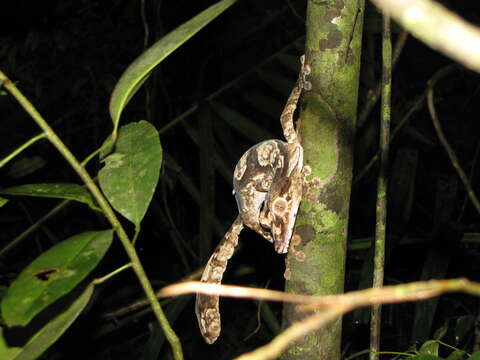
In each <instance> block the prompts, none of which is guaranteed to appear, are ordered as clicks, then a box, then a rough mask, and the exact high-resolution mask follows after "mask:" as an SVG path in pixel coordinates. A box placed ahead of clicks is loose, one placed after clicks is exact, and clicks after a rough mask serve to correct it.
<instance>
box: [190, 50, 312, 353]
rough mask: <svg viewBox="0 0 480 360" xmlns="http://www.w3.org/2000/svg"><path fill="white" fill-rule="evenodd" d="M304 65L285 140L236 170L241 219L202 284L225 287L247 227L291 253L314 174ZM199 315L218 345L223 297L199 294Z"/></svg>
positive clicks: (253, 152) (287, 113) (251, 153)
mask: <svg viewBox="0 0 480 360" xmlns="http://www.w3.org/2000/svg"><path fill="white" fill-rule="evenodd" d="M300 62H301V69H300V73H299V76H298V79H297V81H296V83H295V87H294V88H293V89H292V91H291V93H290V95H289V97H288V100H287V104H286V105H285V108H284V109H283V111H282V114H281V115H280V124H281V126H282V129H283V134H284V136H285V139H286V141H282V140H276V139H273V140H265V141H262V142H260V143H258V144H256V145H254V146H253V147H251V148H250V149H248V150H247V151H246V152H245V153H244V154H243V155H242V157H241V158H240V160H239V161H238V163H237V165H236V166H235V170H234V173H233V194H234V195H235V199H236V202H237V206H238V216H237V218H236V219H235V221H234V222H233V224H232V225H231V226H230V228H229V229H228V230H227V232H226V233H225V235H224V237H223V238H222V240H221V241H220V243H219V244H218V246H217V248H216V249H215V250H214V252H213V254H212V255H211V257H210V259H209V260H208V262H207V264H206V266H205V269H204V271H203V274H202V277H201V281H202V282H208V283H215V284H220V283H221V281H222V277H223V273H224V272H225V269H226V267H227V263H228V260H229V259H230V258H231V257H232V255H233V252H234V250H235V247H236V246H237V244H238V238H239V235H240V232H241V231H242V229H243V228H244V227H245V226H247V227H249V228H250V229H252V230H254V231H255V232H257V233H258V234H260V235H261V236H263V237H264V238H265V239H267V240H268V241H270V242H272V243H273V245H274V249H275V251H276V252H277V253H279V254H285V253H287V251H288V247H289V243H290V239H291V238H292V234H293V229H294V225H295V219H296V216H297V212H298V208H299V205H300V201H301V199H302V194H303V192H304V185H305V183H306V181H305V177H306V176H307V175H309V173H310V172H311V170H310V169H309V167H307V166H304V164H303V148H302V145H301V144H300V138H299V135H298V133H297V131H296V129H295V126H294V123H293V117H294V113H295V110H296V108H297V104H298V101H299V99H300V95H301V94H302V91H303V90H306V91H308V90H310V89H311V83H310V82H308V81H307V80H306V76H307V75H309V74H310V71H311V70H310V66H309V65H306V64H305V55H302V56H301V57H300ZM195 314H196V316H197V320H198V324H199V327H200V332H201V334H202V336H203V338H204V339H205V341H206V342H207V343H208V344H212V343H214V342H215V341H216V340H217V338H218V337H219V336H220V331H221V322H220V311H219V297H218V296H217V295H205V294H198V293H197V297H196V302H195Z"/></svg>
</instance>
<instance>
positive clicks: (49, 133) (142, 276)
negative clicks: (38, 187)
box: [0, 71, 183, 360]
mask: <svg viewBox="0 0 480 360" xmlns="http://www.w3.org/2000/svg"><path fill="white" fill-rule="evenodd" d="M0 84H2V85H3V86H4V87H5V88H6V89H7V90H8V91H9V92H10V94H12V96H13V97H14V98H15V99H16V100H17V101H18V102H19V103H20V105H21V106H22V107H23V109H24V110H25V111H26V112H27V113H28V114H29V115H30V116H31V117H32V119H33V120H34V121H35V122H36V123H37V125H38V126H40V128H41V129H42V130H43V131H44V134H45V136H46V137H47V138H48V140H49V141H50V142H51V143H52V145H53V146H55V147H56V148H57V150H58V151H59V152H60V153H61V154H62V156H63V157H64V158H65V159H66V160H67V161H68V163H69V164H70V166H71V167H72V168H73V169H74V170H75V172H76V173H77V174H78V176H80V178H81V179H82V180H83V182H84V183H85V185H86V187H87V188H88V190H90V192H91V193H92V196H93V197H94V198H95V199H96V200H97V202H98V205H99V206H100V208H101V209H102V211H103V213H104V214H105V216H106V217H107V219H108V221H109V222H110V224H112V227H113V229H114V230H115V232H116V233H117V236H118V238H119V239H120V241H121V242H122V245H123V247H124V248H125V251H126V253H127V255H128V257H129V258H130V261H131V263H132V267H133V270H134V271H135V274H136V275H137V277H138V280H139V281H140V284H141V286H142V288H143V290H144V291H145V294H146V296H147V298H148V300H149V302H150V305H151V307H152V309H153V312H154V313H155V316H156V317H157V320H158V322H159V324H160V326H161V327H162V329H163V331H164V332H165V337H166V338H167V340H168V342H169V343H170V346H171V347H172V351H173V356H174V359H175V360H182V359H183V351H182V346H181V343H180V339H179V338H178V337H177V335H176V334H175V332H174V331H173V329H172V327H171V326H170V324H169V322H168V319H167V317H166V316H165V313H164V312H163V310H162V307H161V306H160V303H159V302H158V300H157V298H156V296H155V292H154V291H153V288H152V285H151V283H150V281H149V280H148V277H147V275H146V273H145V270H144V269H143V266H142V264H141V262H140V259H139V258H138V255H137V253H136V251H135V248H134V247H133V245H132V244H131V243H130V240H129V238H128V235H127V233H126V232H125V230H124V229H123V227H122V225H121V224H120V221H119V220H118V218H117V217H116V215H115V213H114V211H113V209H112V208H111V206H110V204H109V203H108V201H107V200H106V198H105V197H104V196H103V194H102V192H101V191H100V189H99V188H98V186H97V185H96V184H95V182H94V181H93V179H92V178H91V176H90V175H89V174H88V172H87V171H86V170H85V168H84V167H83V166H82V165H81V164H80V162H79V161H78V160H77V159H76V158H75V156H74V155H73V154H72V152H71V151H70V149H68V148H67V146H66V145H65V144H64V143H63V142H62V140H61V139H60V138H59V137H58V136H57V134H56V133H55V132H54V131H53V129H52V128H51V127H50V125H48V123H47V122H46V121H45V119H44V118H43V117H42V116H41V115H40V113H39V112H38V111H37V110H36V109H35V107H34V106H33V104H32V103H31V102H30V101H29V100H28V99H27V98H26V97H25V96H24V95H23V94H22V93H21V92H20V90H18V88H17V87H16V86H15V84H14V83H13V82H12V81H10V79H8V77H7V76H6V75H5V74H4V73H3V72H2V71H0Z"/></svg>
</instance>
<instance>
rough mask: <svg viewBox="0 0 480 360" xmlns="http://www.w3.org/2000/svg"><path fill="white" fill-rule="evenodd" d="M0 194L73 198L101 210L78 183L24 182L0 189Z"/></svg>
mask: <svg viewBox="0 0 480 360" xmlns="http://www.w3.org/2000/svg"><path fill="white" fill-rule="evenodd" d="M0 194H2V195H22V196H36V197H46V198H55V199H67V200H75V201H79V202H82V203H84V204H87V205H88V206H90V208H92V209H93V210H98V211H101V210H100V209H99V208H98V206H97V205H95V201H94V200H93V197H92V195H91V194H90V193H89V192H88V190H87V189H86V188H85V187H84V186H81V185H78V184H68V183H50V184H26V185H19V186H14V187H11V188H7V189H1V190H0Z"/></svg>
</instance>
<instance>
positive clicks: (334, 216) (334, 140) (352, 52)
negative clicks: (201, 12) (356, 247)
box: [282, 0, 364, 360]
mask: <svg viewBox="0 0 480 360" xmlns="http://www.w3.org/2000/svg"><path fill="white" fill-rule="evenodd" d="M363 13H364V1H363V0H326V1H320V0H309V2H308V8H307V20H306V26H307V40H306V51H305V52H306V63H307V64H310V66H311V68H312V73H311V74H310V75H309V77H308V80H309V81H310V82H311V83H312V90H311V91H309V92H307V93H306V94H305V96H304V108H303V110H302V111H301V114H300V119H301V126H300V133H301V137H302V145H303V148H304V157H305V165H308V166H310V167H311V168H312V174H311V176H309V177H308V180H312V179H314V178H316V179H318V181H319V183H320V185H319V186H318V187H316V188H310V189H309V191H308V194H307V195H305V196H304V199H303V200H302V203H301V207H300V211H299V214H298V216H297V224H296V230H295V234H294V236H293V238H292V241H291V245H290V250H289V253H288V256H287V260H286V271H285V279H286V283H285V288H286V291H288V292H295V293H299V294H314V295H326V294H334V293H341V292H343V284H344V275H345V257H346V239H347V226H348V210H349V201H350V189H351V184H352V165H353V161H352V160H353V140H354V133H355V120H356V113H357V94H358V82H359V70H360V54H361V35H362V27H363ZM304 316H305V315H304V314H302V313H298V312H296V311H295V305H292V304H286V305H285V306H284V310H283V326H284V327H286V326H288V325H289V324H291V323H292V322H294V321H299V320H301V319H302V317H304ZM340 342H341V319H337V320H336V321H334V322H333V323H331V324H329V325H328V326H327V327H325V328H323V329H320V330H318V331H316V332H313V333H311V334H309V335H308V336H306V337H305V338H304V339H302V340H301V341H299V342H297V343H296V344H295V346H292V347H291V348H290V349H289V350H288V351H287V352H286V353H285V354H284V355H283V357H282V359H288V360H292V359H302V360H306V359H329V360H332V359H333V360H335V359H340Z"/></svg>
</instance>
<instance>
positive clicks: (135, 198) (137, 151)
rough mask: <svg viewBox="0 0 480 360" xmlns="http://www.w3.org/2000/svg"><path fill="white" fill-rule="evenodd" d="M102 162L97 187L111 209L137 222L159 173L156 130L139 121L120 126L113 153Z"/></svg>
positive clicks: (160, 151)
mask: <svg viewBox="0 0 480 360" xmlns="http://www.w3.org/2000/svg"><path fill="white" fill-rule="evenodd" d="M103 161H104V162H105V166H104V167H103V168H102V169H101V170H100V171H99V173H98V180H99V182H100V187H101V188H102V190H103V192H104V193H105V195H106V197H107V198H108V200H109V201H110V203H111V204H112V206H113V207H114V208H115V210H117V211H118V212H119V213H120V214H122V215H123V216H125V217H126V218H127V219H128V220H130V221H131V222H133V223H134V224H139V223H140V222H141V221H142V219H143V217H144V216H145V213H146V212H147V208H148V205H149V204H150V201H151V200H152V197H153V193H154V191H155V187H156V186H157V182H158V178H159V176H160V166H161V164H162V147H161V145H160V139H159V137H158V133H157V130H156V129H155V127H154V126H153V125H152V124H150V123H149V122H147V121H143V120H142V121H140V122H138V123H131V124H128V125H125V126H122V127H121V128H120V133H119V137H118V141H117V143H116V147H115V152H114V153H113V154H111V155H109V156H107V157H106V158H105V159H104V160H103Z"/></svg>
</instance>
